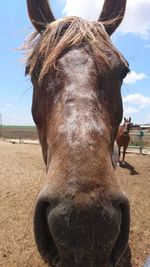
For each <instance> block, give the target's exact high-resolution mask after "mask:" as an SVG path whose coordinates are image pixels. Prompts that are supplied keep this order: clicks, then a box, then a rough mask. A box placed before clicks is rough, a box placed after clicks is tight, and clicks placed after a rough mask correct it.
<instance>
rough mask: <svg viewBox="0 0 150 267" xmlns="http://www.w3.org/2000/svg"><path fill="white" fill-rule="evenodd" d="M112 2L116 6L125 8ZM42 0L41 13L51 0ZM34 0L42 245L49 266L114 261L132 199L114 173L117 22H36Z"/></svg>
mask: <svg viewBox="0 0 150 267" xmlns="http://www.w3.org/2000/svg"><path fill="white" fill-rule="evenodd" d="M108 2H109V1H106V2H105V4H104V10H103V11H102V15H101V20H102V18H103V17H105V16H104V15H105V11H106V7H107V9H108V6H107V5H108ZM119 2H120V1H119ZM119 2H118V3H119ZM123 2H124V1H122V3H123ZM45 3H47V1H45ZM115 3H116V5H118V9H117V8H116V10H118V12H120V8H121V10H123V6H121V7H120V5H119V4H117V1H115ZM124 3H125V2H124ZM37 5H40V10H42V13H43V14H44V13H45V9H46V10H47V6H44V5H45V4H42V1H41V2H40V1H38V4H37ZM37 5H35V4H34V1H28V9H29V15H30V18H31V20H32V22H33V24H34V26H35V27H36V29H37V30H38V31H39V32H40V33H41V32H42V34H41V35H40V37H39V38H38V39H36V42H35V43H36V44H34V47H33V51H32V54H31V55H30V57H29V60H28V65H27V72H28V73H30V74H31V79H32V83H33V87H34V92H33V105H32V113H33V118H34V121H35V123H36V125H37V129H38V132H39V139H40V142H41V145H42V151H43V157H44V161H45V164H46V168H47V182H46V185H45V187H44V188H43V190H42V191H41V192H40V194H39V196H38V199H37V204H36V208H35V216H34V232H35V239H36V243H37V247H38V249H39V252H40V254H41V256H42V258H43V259H44V260H45V262H47V263H48V264H49V265H52V266H57V267H69V266H76V267H80V266H85V267H90V266H91V265H92V266H93V267H97V266H99V267H110V266H116V264H117V263H118V262H119V261H120V259H121V257H122V255H123V253H124V251H125V250H126V248H127V244H128V234H129V203H128V200H127V197H126V196H125V195H124V194H123V193H122V191H121V189H120V187H119V185H118V182H117V179H116V177H115V174H114V158H113V147H114V140H115V137H116V133H117V130H118V126H119V123H120V121H121V119H122V101H121V95H120V87H121V83H122V78H123V77H124V76H125V74H126V73H127V72H128V66H127V63H126V61H125V60H124V58H123V57H122V55H121V54H120V53H119V52H118V51H117V50H116V49H115V48H114V47H113V46H112V44H111V42H110V39H109V36H108V34H107V33H106V30H107V32H108V33H109V34H110V33H112V32H113V31H114V29H115V28H114V27H115V26H114V25H115V23H114V22H113V25H112V26H108V25H107V26H106V28H104V26H103V25H102V24H101V23H100V22H91V23H89V22H86V21H85V20H82V19H81V18H76V17H71V18H66V19H64V20H61V21H58V22H53V23H51V24H49V25H47V27H46V29H44V26H43V25H44V24H42V23H41V24H38V23H37V19H38V18H39V17H40V15H39V17H38V16H37V12H34V9H36V7H37ZM46 5H47V4H46ZM116 7H117V6H116ZM124 7H125V4H124ZM49 12H50V8H49ZM108 13H109V12H108ZM34 15H36V16H35V18H34V19H33V17H34ZM116 15H117V14H116ZM46 16H48V15H47V13H45V17H46ZM50 17H52V13H51V12H50V15H49V18H50ZM42 18H43V16H41V17H40V19H41V20H42ZM41 22H42V21H41ZM117 23H118V21H117ZM116 27H117V26H116ZM105 29H106V30H105ZM36 38H37V37H36Z"/></svg>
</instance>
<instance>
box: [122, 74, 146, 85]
mask: <svg viewBox="0 0 150 267" xmlns="http://www.w3.org/2000/svg"><path fill="white" fill-rule="evenodd" d="M146 78H148V76H147V75H146V74H145V73H136V72H135V71H131V72H130V73H129V74H128V75H127V77H126V78H125V79H124V83H126V84H132V83H136V82H137V81H140V80H143V79H146Z"/></svg>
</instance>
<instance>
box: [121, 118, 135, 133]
mask: <svg viewBox="0 0 150 267" xmlns="http://www.w3.org/2000/svg"><path fill="white" fill-rule="evenodd" d="M132 125H133V124H132V122H131V117H130V118H129V119H126V118H124V124H123V126H124V134H129V132H130V130H131V127H132Z"/></svg>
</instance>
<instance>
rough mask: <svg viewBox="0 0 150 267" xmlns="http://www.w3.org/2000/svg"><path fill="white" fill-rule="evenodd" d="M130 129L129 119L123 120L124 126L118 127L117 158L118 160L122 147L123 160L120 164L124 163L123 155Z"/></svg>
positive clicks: (128, 139) (128, 140) (127, 143)
mask: <svg viewBox="0 0 150 267" xmlns="http://www.w3.org/2000/svg"><path fill="white" fill-rule="evenodd" d="M131 127H132V122H131V117H130V118H129V119H126V118H124V124H123V125H121V126H120V127H119V130H118V134H117V138H116V142H117V144H118V149H119V158H120V149H121V147H123V158H122V163H124V160H125V154H126V150H127V147H128V145H129V142H130V135H129V132H130V129H131Z"/></svg>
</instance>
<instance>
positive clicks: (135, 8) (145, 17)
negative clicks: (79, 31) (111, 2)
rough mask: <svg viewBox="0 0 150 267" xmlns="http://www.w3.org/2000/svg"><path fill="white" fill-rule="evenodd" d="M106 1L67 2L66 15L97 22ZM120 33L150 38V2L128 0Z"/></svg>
mask: <svg viewBox="0 0 150 267" xmlns="http://www.w3.org/2000/svg"><path fill="white" fill-rule="evenodd" d="M103 3H104V0H76V1H75V0H66V4H65V8H64V11H63V12H64V15H66V16H72V15H76V16H81V17H83V18H86V19H89V20H97V19H98V17H99V15H100V12H101V9H102V5H103ZM119 32H121V33H123V34H126V33H133V34H136V35H138V36H140V37H143V38H150V0H128V1H127V9H126V15H125V19H124V21H123V23H122V25H121V26H120V27H119Z"/></svg>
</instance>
